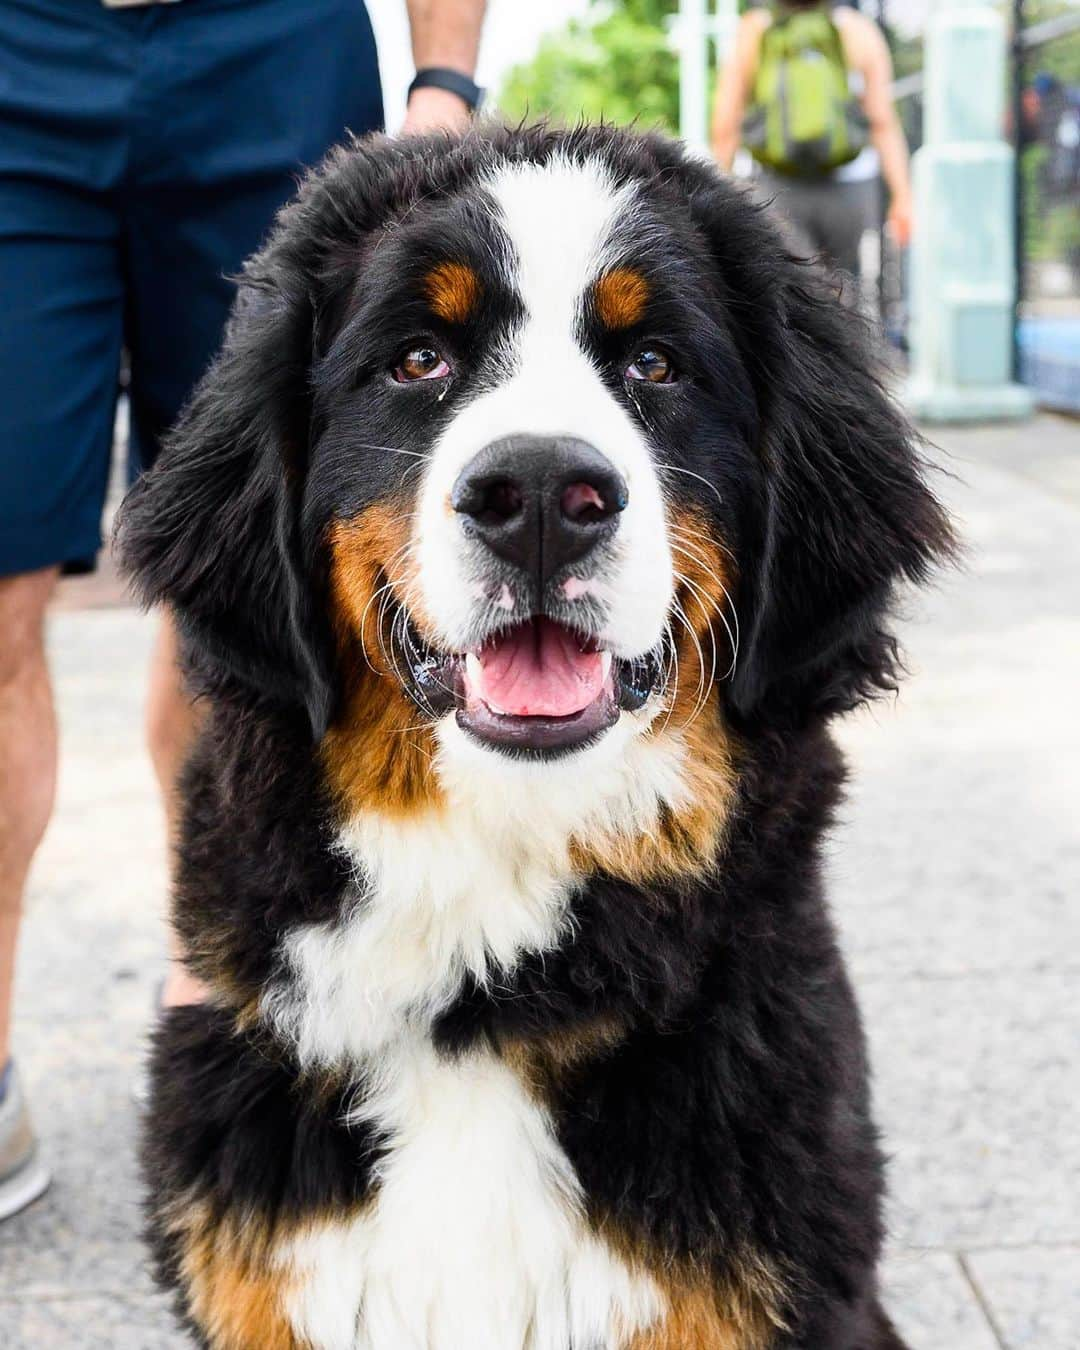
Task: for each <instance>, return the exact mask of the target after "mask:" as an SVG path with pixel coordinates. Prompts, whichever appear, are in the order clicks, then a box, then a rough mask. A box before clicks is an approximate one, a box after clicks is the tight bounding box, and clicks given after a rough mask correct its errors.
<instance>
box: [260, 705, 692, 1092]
mask: <svg viewBox="0 0 1080 1350" xmlns="http://www.w3.org/2000/svg"><path fill="white" fill-rule="evenodd" d="M655 715H656V710H655V709H647V710H643V712H642V713H641V714H628V713H624V714H623V715H622V718H621V720H620V723H619V724H618V725H617V726H615V727H613V728H612V729H611V731H610V732H609V733H608V734H607V736H605V738H604V739H603V740H602V741H600V742H599V743H598V744H597V745H595V746H593V747H591V748H590V749H588V750H586V751H585V752H584V753H582V754H579V755H576V756H574V757H573V758H572V759H567V760H564V761H556V762H554V763H545V764H542V765H537V764H530V763H522V762H513V761H509V760H502V759H499V758H496V757H494V756H492V755H491V754H490V753H488V752H486V751H484V750H483V749H481V748H479V747H478V746H476V745H475V744H474V743H473V742H471V741H470V740H469V739H468V737H467V736H466V735H465V734H464V733H463V732H461V730H460V729H459V728H458V727H457V726H456V725H455V723H454V722H453V721H452V719H447V720H446V722H444V723H443V725H442V726H441V727H440V729H439V749H438V753H437V756H436V764H435V766H433V771H434V772H436V773H437V775H438V778H439V782H440V785H441V788H442V792H441V793H440V800H439V804H438V805H433V806H431V807H428V808H426V809H424V810H423V811H421V812H419V813H416V814H415V815H412V816H406V817H404V818H393V817H390V816H387V815H385V814H380V813H378V812H375V811H365V810H362V809H361V810H360V811H358V812H357V813H356V814H355V815H354V816H353V818H352V819H351V820H350V821H349V822H348V823H347V824H346V825H345V826H344V827H343V828H342V830H341V832H340V835H339V838H338V846H339V847H340V848H341V849H342V850H343V851H344V852H345V853H346V854H347V855H348V857H349V858H350V859H351V860H352V863H353V866H354V872H355V882H354V884H353V885H352V887H350V888H349V892H348V893H347V894H346V895H344V896H343V897H342V909H341V914H340V917H339V918H338V919H337V920H335V921H333V922H329V923H319V924H309V925H303V926H298V927H296V928H294V929H293V930H292V931H291V932H290V933H289V934H288V935H287V936H286V937H285V939H284V942H283V944H282V951H281V956H282V973H281V975H280V977H279V978H278V979H277V980H276V981H275V982H274V983H272V984H271V985H270V986H269V987H268V989H267V991H266V993H265V994H264V997H263V1004H262V1006H263V1012H264V1015H265V1016H266V1018H267V1020H268V1021H269V1023H270V1024H271V1026H272V1027H273V1028H274V1029H275V1031H276V1032H277V1034H278V1035H279V1036H281V1037H282V1038H283V1039H284V1040H285V1042H286V1043H287V1044H288V1045H289V1046H290V1047H291V1048H292V1049H293V1050H294V1052H295V1053H296V1054H297V1056H298V1058H299V1060H300V1062H301V1064H302V1065H303V1066H304V1067H306V1068H311V1069H314V1068H324V1069H332V1070H334V1071H338V1072H340V1071H345V1072H346V1073H349V1072H355V1073H358V1074H361V1075H362V1074H363V1073H364V1072H365V1071H366V1070H367V1067H368V1064H369V1061H370V1058H371V1057H372V1056H377V1055H380V1054H382V1053H384V1052H385V1051H386V1050H387V1049H388V1048H389V1047H390V1046H392V1045H393V1044H395V1043H396V1042H397V1041H398V1040H399V1039H400V1038H401V1037H402V1036H406V1035H407V1036H411V1035H413V1034H414V1033H415V1032H416V1031H417V1030H418V1029H419V1030H421V1031H423V1032H426V1031H427V1030H428V1029H429V1028H430V1026H431V1023H432V1021H433V1020H434V1019H435V1018H436V1017H437V1016H438V1015H439V1014H440V1013H441V1012H443V1011H444V1010H445V1009H446V1008H447V1007H448V1006H449V1005H450V1004H451V1003H452V1002H453V1000H454V999H455V997H456V996H457V995H458V993H459V992H460V990H461V988H462V986H463V984H464V982H465V980H466V979H467V978H471V979H472V980H474V981H476V982H477V983H478V984H480V985H487V984H489V983H490V982H491V981H492V980H496V979H498V978H499V976H500V974H503V975H506V974H509V973H510V972H511V971H512V970H513V968H514V966H515V965H516V964H517V962H518V961H519V960H520V959H521V958H522V957H523V956H525V955H527V954H529V953H535V952H543V951H548V950H551V949H552V948H553V947H555V946H556V945H557V944H558V943H559V941H560V940H561V939H562V938H563V937H564V935H565V934H566V932H567V927H568V924H569V922H570V919H569V909H570V902H571V899H572V896H573V894H574V891H575V889H576V888H577V887H578V885H579V884H580V883H581V880H582V878H581V877H580V875H579V874H578V873H577V872H576V871H575V868H574V865H573V861H572V844H573V842H574V841H575V839H578V840H580V839H587V840H588V841H589V843H590V844H591V846H592V849H593V852H594V853H595V851H596V841H597V840H604V839H611V840H612V841H616V840H618V839H625V838H629V837H633V836H635V835H639V834H643V833H644V834H647V833H649V832H650V831H653V830H655V828H656V825H657V821H658V819H659V817H660V815H661V812H662V811H663V810H665V809H670V810H678V809H679V808H680V807H681V806H683V805H684V804H685V802H686V799H687V787H686V783H685V767H686V747H685V744H684V741H683V739H682V737H681V736H680V735H679V734H678V733H677V732H674V731H668V732H665V733H664V734H663V735H659V736H654V735H646V736H643V735H642V734H641V720H642V719H648V718H650V717H653V716H655Z"/></svg>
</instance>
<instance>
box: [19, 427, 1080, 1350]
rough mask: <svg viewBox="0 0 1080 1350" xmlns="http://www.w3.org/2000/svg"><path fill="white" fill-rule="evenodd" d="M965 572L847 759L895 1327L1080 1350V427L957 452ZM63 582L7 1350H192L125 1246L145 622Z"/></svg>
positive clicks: (146, 778)
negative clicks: (45, 1174)
mask: <svg viewBox="0 0 1080 1350" xmlns="http://www.w3.org/2000/svg"><path fill="white" fill-rule="evenodd" d="M941 439H942V440H943V441H944V443H945V445H946V446H947V449H948V452H949V454H948V455H947V456H943V457H942V458H943V461H944V462H946V463H947V464H948V467H949V469H950V471H951V473H952V474H954V475H956V477H955V478H953V479H951V480H950V479H946V480H943V482H942V484H941V487H942V490H943V493H944V495H945V497H946V498H947V499H948V500H949V502H950V503H951V504H952V506H953V507H954V509H955V511H956V513H957V515H958V517H959V520H960V525H961V529H962V530H963V533H964V535H965V537H966V539H967V542H968V544H969V547H970V550H971V552H970V557H969V562H968V566H967V569H966V570H965V571H963V572H960V573H957V574H955V575H952V576H950V577H948V578H946V580H945V581H944V583H943V584H942V586H941V587H940V588H939V590H938V591H937V592H935V593H934V594H933V595H932V596H930V597H929V598H926V599H919V600H917V601H913V602H912V604H911V605H910V607H909V609H910V612H909V615H908V618H907V620H906V622H905V625H904V635H905V640H906V645H907V649H908V652H909V656H910V664H911V666H912V668H913V671H914V675H913V678H912V680H911V681H910V682H909V683H908V685H907V686H906V688H905V690H904V692H903V694H902V695H901V697H900V699H899V701H898V702H897V703H896V704H888V705H882V706H880V707H878V708H877V709H876V710H874V711H873V712H872V713H867V714H863V715H860V716H858V717H856V718H853V719H851V720H850V721H849V722H848V723H847V724H846V725H845V726H844V727H843V729H842V731H841V733H840V734H841V737H842V740H843V742H844V745H845V747H846V748H847V750H848V752H849V755H850V757H851V759H852V761H853V767H854V783H853V788H852V792H851V796H850V803H849V806H848V809H847V812H846V820H845V822H844V825H843V827H842V828H841V829H840V830H839V831H838V832H837V835H836V837H835V840H834V841H833V844H832V850H831V870H832V875H833V890H832V893H833V896H834V900H835V907H836V912H837V916H838V918H839V921H840V924H841V927H842V931H843V934H844V940H845V945H846V948H847V951H848V954H849V957H850V961H851V965H852V969H853V972H854V975H855V979H856V983H857V986H858V989H859V993H860V997H861V999H862V1004H863V1008H864V1010H865V1015H866V1020H867V1025H868V1028H869V1031H870V1035H871V1040H872V1048H873V1057H874V1064H875V1069H876V1096H877V1109H878V1115H879V1117H880V1120H881V1123H882V1126H883V1129H884V1133H885V1137H886V1141H887V1146H888V1148H889V1150H890V1152H891V1154H892V1158H893V1162H892V1196H893V1199H892V1208H891V1230H892V1240H891V1246H890V1256H889V1260H888V1263H887V1285H888V1289H887V1295H888V1302H889V1305H890V1307H891V1309H892V1311H893V1312H894V1315H895V1316H896V1318H897V1321H898V1322H899V1323H900V1325H901V1327H902V1328H903V1330H904V1332H905V1333H906V1335H907V1336H908V1337H909V1338H910V1341H911V1344H912V1346H913V1347H914V1350H1076V1348H1077V1347H1078V1346H1080V1330H1078V1328H1080V1132H1078V1131H1077V1129H1076V1128H1075V1122H1074V1114H1075V1110H1076V1098H1077V1088H1078V1085H1080V1084H1078V1078H1077V1051H1078V1050H1080V999H1078V997H1077V991H1078V980H1077V976H1078V974H1080V954H1078V953H1080V909H1078V906H1077V902H1076V893H1077V890H1078V884H1077V883H1078V880H1080V823H1078V822H1080V811H1078V805H1080V789H1078V786H1077V781H1076V768H1075V766H1076V764H1077V762H1078V760H1080V715H1078V712H1077V690H1078V689H1080V607H1078V604H1077V601H1078V597H1080V583H1078V578H1080V426H1078V425H1077V424H1076V423H1067V422H1063V421H1058V420H1053V419H1048V418H1047V419H1041V420H1040V421H1039V422H1037V423H1035V424H1034V425H1032V426H1029V427H1022V428H1011V429H997V430H993V431H985V430H981V431H966V430H958V431H950V432H948V433H947V434H945V435H943V436H942V437H941ZM115 600H116V596H115V592H114V590H113V589H112V588H111V587H110V585H109V584H108V582H107V581H106V582H104V583H102V582H101V581H96V582H78V583H70V584H67V585H66V590H65V594H64V597H63V599H62V603H61V606H60V607H59V608H58V609H57V612H56V613H55V614H54V616H53V621H52V625H51V634H50V642H51V649H52V655H53V660H54V667H55V670H56V674H57V679H58V687H59V702H60V714H61V721H62V725H63V767H62V775H61V788H60V804H59V808H58V811H57V815H56V818H55V821H54V823H53V826H52V829H51V831H50V833H49V836H48V839H47V841H46V844H45V846H44V848H43V849H42V852H41V854H40V857H39V859H38V862H37V865H36V867H35V871H34V875H33V881H32V887H31V893H30V898H29V914H28V919H27V923H26V928H25V939H24V944H23V950H22V959H21V965H20V975H19V991H18V1005H17V1021H16V1036H17V1046H18V1053H19V1057H20V1060H21V1063H22V1066H23V1069H24V1072H25V1075H26V1078H27V1080H28V1083H29V1087H30V1092H31V1099H32V1102H33V1105H34V1108H35V1112H36V1114H37V1118H38V1123H39V1126H40V1129H41V1133H42V1136H43V1139H44V1143H45V1147H46V1149H47V1150H48V1153H49V1156H50V1158H51V1160H52V1163H53V1166H54V1168H55V1172H56V1181H55V1185H54V1187H53V1190H52V1191H51V1193H50V1194H49V1195H48V1196H47V1197H46V1198H45V1199H44V1200H42V1201H41V1202H39V1203H38V1204H37V1205H36V1206H34V1207H33V1208H32V1209H31V1210H29V1211H28V1212H26V1213H25V1214H23V1215H22V1216H20V1217H19V1218H17V1219H15V1220H13V1221H12V1222H10V1223H8V1224H5V1225H2V1226H0V1345H3V1346H5V1347H10V1350H53V1348H54V1347H57V1348H63V1350H67V1348H68V1347H71V1348H72V1350H76V1348H77V1350H90V1348H91V1347H95V1348H96V1347H102V1348H103V1350H105V1348H107V1350H129V1348H130V1350H165V1348H166V1347H180V1346H183V1345H185V1344H186V1343H187V1342H186V1341H185V1340H184V1338H182V1337H180V1336H179V1335H178V1334H177V1333H176V1332H175V1330H174V1329H173V1328H172V1325H171V1322H170V1319H169V1316H168V1313H167V1311H166V1310H165V1309H164V1308H163V1306H162V1304H161V1302H160V1301H159V1300H158V1298H157V1296H156V1295H155V1294H154V1293H153V1291H152V1289H151V1286H150V1283H149V1280H148V1278H147V1276H146V1273H145V1268H144V1258H143V1253H142V1248H141V1246H140V1244H139V1240H138V1225H139V1199H138V1190H137V1186H136V1183H135V1177H134V1167H133V1161H132V1152H133V1140H134V1133H135V1120H134V1116H135V1111H134V1107H133V1106H132V1103H131V1097H130V1085H131V1080H132V1077H133V1075H134V1073H135V1071H136V1066H137V1064H138V1059H139V1053H140V1040H141V1037H142V1034H143V1031H144V1028H145V1025H146V1022H147V1018H148V1015H149V1010H150V1007H151V1004H152V1001H153V990H154V984H155V980H156V979H157V977H158V975H159V974H160V970H161V950H162V936H161V924H160V912H161V908H162V904H163V899H164V892H165V885H166V881H165V855H164V845H163V839H162V824H161V820H160V817H159V811H158V806H157V801H156V797H155V792H154V785H153V779H152V776H151V773H150V768H149V764H148V763H147V760H146V758H145V755H144V753H143V750H142V746H141V739H140V737H141V719H142V701H143V691H144V668H145V664H146V657H147V652H148V649H149V638H150V628H149V625H148V621H147V620H146V619H144V618H143V617H142V616H140V615H139V614H138V613H137V612H135V611H134V610H131V609H130V608H127V607H125V606H122V605H117V604H116V603H115Z"/></svg>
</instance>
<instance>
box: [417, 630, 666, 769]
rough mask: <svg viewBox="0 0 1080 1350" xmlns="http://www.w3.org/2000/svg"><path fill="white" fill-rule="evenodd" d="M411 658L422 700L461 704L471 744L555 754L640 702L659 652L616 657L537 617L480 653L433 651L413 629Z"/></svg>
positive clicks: (440, 708)
mask: <svg viewBox="0 0 1080 1350" xmlns="http://www.w3.org/2000/svg"><path fill="white" fill-rule="evenodd" d="M405 648H406V651H405V656H406V659H407V662H408V666H409V672H410V676H411V680H412V683H413V685H414V688H413V689H412V690H411V691H410V692H411V693H412V695H413V697H414V699H415V700H416V701H417V702H418V703H419V704H420V706H421V707H422V708H423V709H425V710H426V711H428V712H432V713H436V714H440V713H443V712H447V711H449V710H450V709H456V713H457V720H458V725H459V726H460V727H461V728H462V730H464V731H465V732H466V733H467V734H468V735H469V736H471V737H472V738H473V739H474V740H477V741H479V742H481V743H482V744H484V745H489V746H493V747H496V748H499V749H502V750H509V751H517V752H519V753H521V754H526V755H537V756H552V755H557V754H561V753H565V752H567V751H570V750H575V749H578V748H580V747H581V746H584V745H586V744H587V743H589V742H590V741H593V740H595V739H596V738H597V737H599V736H601V735H602V734H603V733H604V732H605V731H607V729H608V728H609V727H610V726H612V725H614V723H615V722H617V721H618V718H619V713H620V711H622V710H623V709H626V710H634V709H637V708H640V707H641V706H642V705H643V704H644V703H645V701H646V700H647V699H648V697H649V695H650V693H652V691H653V689H654V687H655V686H656V684H657V683H658V681H659V677H660V669H661V663H660V658H659V653H658V652H655V653H654V652H650V653H649V654H648V655H647V656H645V657H642V658H640V659H638V660H634V661H625V660H620V659H616V658H613V657H612V654H611V653H610V652H607V651H604V650H602V649H601V648H600V647H599V646H597V644H596V643H595V642H594V641H593V640H591V639H590V638H588V637H586V636H585V635H584V634H582V633H580V632H578V631H577V630H576V629H574V628H571V627H570V626H569V625H567V624H563V623H559V622H558V621H557V620H555V619H550V618H546V617H539V616H538V617H535V618H532V619H528V620H526V621H525V622H523V623H518V624H515V625H514V626H513V627H512V628H506V629H504V630H502V631H500V632H498V633H495V634H492V635H491V636H490V637H489V638H488V639H487V640H486V641H485V642H484V643H483V645H481V646H480V647H478V648H477V649H476V650H475V651H471V652H466V653H464V654H461V655H456V654H445V653H438V652H435V651H434V650H433V649H431V648H428V647H427V646H426V645H425V644H424V643H423V642H422V641H421V640H420V639H419V637H418V636H417V634H416V633H415V632H414V631H412V629H411V627H410V628H409V629H408V630H407V635H406V641H405Z"/></svg>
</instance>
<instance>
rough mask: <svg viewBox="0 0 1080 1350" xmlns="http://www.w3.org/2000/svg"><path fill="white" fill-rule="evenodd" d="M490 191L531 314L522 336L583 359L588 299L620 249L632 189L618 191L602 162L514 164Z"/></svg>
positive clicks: (516, 279) (518, 285)
mask: <svg viewBox="0 0 1080 1350" xmlns="http://www.w3.org/2000/svg"><path fill="white" fill-rule="evenodd" d="M488 189H489V191H490V192H491V195H492V196H493V197H494V199H495V201H496V203H497V204H498V207H499V211H500V214H501V216H502V225H503V228H504V229H505V231H506V234H507V236H508V238H509V240H510V243H511V245H512V247H513V250H514V254H515V255H516V256H515V257H514V260H513V263H512V264H511V266H512V269H513V282H514V287H515V289H516V290H517V292H518V294H519V295H520V297H521V299H522V300H523V301H524V303H525V308H526V311H527V317H526V321H525V325H524V328H523V330H522V332H521V334H520V335H519V338H520V339H524V340H525V341H529V340H536V339H538V338H542V339H543V340H544V341H545V342H546V343H548V344H554V343H562V342H565V343H567V344H569V345H570V346H572V347H574V349H575V351H577V352H578V354H579V355H580V354H581V353H580V349H579V348H578V347H577V344H576V341H575V330H576V329H577V326H578V323H579V321H580V318H581V313H582V307H583V303H584V299H585V295H586V293H587V291H588V289H589V287H590V286H591V285H592V283H593V282H594V281H595V280H596V278H597V276H598V275H599V274H600V272H601V271H602V270H603V268H604V264H605V261H606V256H605V255H608V254H610V253H611V251H612V248H613V246H614V245H615V243H616V234H617V229H618V226H619V223H620V220H623V219H625V215H626V212H627V211H628V210H629V209H630V207H631V205H632V203H633V199H634V195H635V189H634V187H633V185H632V184H626V185H624V186H622V187H616V186H615V184H614V183H613V182H612V180H611V176H610V174H609V172H608V171H607V169H605V167H604V166H603V165H602V164H599V163H597V162H596V161H595V160H590V161H587V162H586V163H584V164H574V163H571V162H570V161H569V160H554V161H552V162H549V163H547V164H513V165H509V166H507V167H506V168H505V169H503V170H501V171H500V172H499V173H498V174H497V175H496V176H495V177H494V178H493V179H492V180H491V181H490V183H489V185H488Z"/></svg>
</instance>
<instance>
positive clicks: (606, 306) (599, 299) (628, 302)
mask: <svg viewBox="0 0 1080 1350" xmlns="http://www.w3.org/2000/svg"><path fill="white" fill-rule="evenodd" d="M593 299H594V301H595V303H596V312H597V314H598V315H599V317H600V322H601V323H602V324H603V325H604V327H605V328H629V327H631V325H633V324H635V323H638V322H639V320H640V319H641V316H642V315H643V314H644V313H645V305H646V302H647V301H648V299H649V283H648V282H647V281H646V280H645V278H644V277H643V276H642V275H641V273H640V272H637V271H635V270H634V269H633V268H632V267H616V268H613V269H612V271H610V272H605V273H604V275H603V276H602V277H600V278H599V279H598V280H597V282H596V286H595V287H594V288H593Z"/></svg>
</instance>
